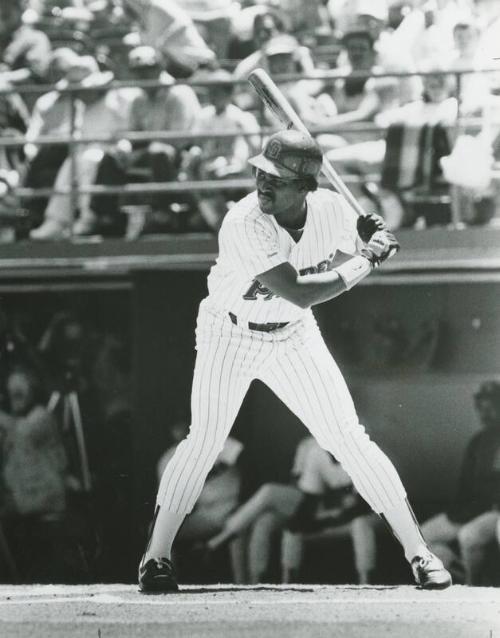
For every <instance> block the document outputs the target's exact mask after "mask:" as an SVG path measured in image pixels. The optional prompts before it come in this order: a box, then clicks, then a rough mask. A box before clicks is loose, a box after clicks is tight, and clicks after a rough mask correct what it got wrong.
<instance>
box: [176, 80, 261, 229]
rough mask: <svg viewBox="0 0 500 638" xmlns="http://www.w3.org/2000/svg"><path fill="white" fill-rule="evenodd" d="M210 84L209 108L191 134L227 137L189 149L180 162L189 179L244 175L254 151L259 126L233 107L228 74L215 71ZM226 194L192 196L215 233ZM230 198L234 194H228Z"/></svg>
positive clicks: (243, 112)
mask: <svg viewBox="0 0 500 638" xmlns="http://www.w3.org/2000/svg"><path fill="white" fill-rule="evenodd" d="M207 79H210V80H211V81H213V82H214V83H213V84H211V85H209V87H208V101H209V104H208V105H207V106H205V107H204V108H203V109H202V110H201V112H200V113H199V115H198V117H197V118H196V119H195V121H194V124H193V129H192V130H193V132H195V133H200V134H203V135H206V134H210V133H213V134H217V133H230V134H233V135H232V136H231V137H211V138H204V139H202V140H200V143H199V145H196V146H193V147H191V149H190V150H189V153H188V155H187V157H186V159H185V162H184V169H185V171H186V177H188V178H190V179H202V180H211V179H224V178H229V177H241V176H243V175H245V174H246V173H247V171H248V170H249V169H248V164H247V160H248V158H249V157H250V156H251V155H252V154H253V153H255V152H256V151H257V150H258V147H259V143H260V136H259V135H258V132H259V129H260V127H259V124H258V122H257V119H256V118H255V116H254V115H252V114H251V113H247V112H245V111H243V110H241V109H240V108H239V107H238V106H236V105H235V104H233V93H234V85H233V82H232V77H231V74H230V73H229V72H227V71H223V70H219V71H215V72H214V73H213V74H211V75H210V76H208V77H207ZM228 196H229V197H231V194H230V193H226V192H220V193H216V194H210V195H209V194H204V193H196V194H195V199H196V202H197V206H198V210H199V213H200V214H201V216H202V217H203V219H204V220H205V222H206V224H208V226H209V227H210V228H211V229H213V230H218V228H219V227H220V224H221V223H222V219H223V218H224V215H225V213H226V210H227V204H226V199H227V197H228ZM232 197H233V198H234V193H233V194H232Z"/></svg>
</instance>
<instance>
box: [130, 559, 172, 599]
mask: <svg viewBox="0 0 500 638" xmlns="http://www.w3.org/2000/svg"><path fill="white" fill-rule="evenodd" d="M139 590H140V591H142V592H144V593H145V594H170V593H173V592H176V591H179V586H178V584H177V580H176V578H175V573H174V568H173V565H172V563H171V562H170V561H169V560H168V558H150V559H149V560H148V561H147V563H143V561H141V564H140V565H139Z"/></svg>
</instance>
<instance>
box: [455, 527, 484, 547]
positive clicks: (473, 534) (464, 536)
mask: <svg viewBox="0 0 500 638" xmlns="http://www.w3.org/2000/svg"><path fill="white" fill-rule="evenodd" d="M458 543H459V545H460V548H461V549H462V550H463V551H467V550H469V551H470V550H471V549H474V547H479V546H480V545H481V544H482V543H481V538H480V536H479V535H478V533H477V531H476V530H475V529H474V527H473V526H472V525H464V526H463V527H462V528H461V529H460V530H459V531H458Z"/></svg>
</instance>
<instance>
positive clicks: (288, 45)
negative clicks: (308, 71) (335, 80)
mask: <svg viewBox="0 0 500 638" xmlns="http://www.w3.org/2000/svg"><path fill="white" fill-rule="evenodd" d="M298 46H299V43H298V41H297V39H296V38H294V37H293V36H291V35H285V34H281V35H277V36H276V37H274V38H272V39H271V40H269V42H268V43H267V44H266V46H265V47H264V52H265V57H266V61H267V67H268V69H269V74H270V75H271V77H273V78H274V79H275V80H276V82H277V83H278V85H279V87H280V89H281V90H282V91H283V93H284V94H285V95H286V97H287V98H288V100H289V101H290V103H291V104H292V106H293V107H294V109H295V110H296V111H297V113H298V114H299V116H300V117H301V119H302V120H303V121H304V122H307V123H308V124H311V125H313V126H314V125H315V124H316V122H317V121H318V119H322V118H328V117H333V116H334V115H335V114H336V112H337V111H336V107H335V104H334V102H333V100H332V99H331V97H330V96H329V95H327V94H326V93H322V94H320V95H318V96H317V95H316V94H317V93H318V92H319V91H320V90H321V87H322V82H320V81H318V80H312V81H311V80H306V79H304V80H291V81H283V80H280V79H279V78H280V76H286V75H290V74H293V73H295V72H296V67H295V52H296V51H297V47H298ZM264 115H265V117H266V118H267V123H268V124H270V125H276V124H277V123H278V122H277V120H276V119H275V117H274V116H273V115H272V114H270V113H269V112H267V111H265V113H264Z"/></svg>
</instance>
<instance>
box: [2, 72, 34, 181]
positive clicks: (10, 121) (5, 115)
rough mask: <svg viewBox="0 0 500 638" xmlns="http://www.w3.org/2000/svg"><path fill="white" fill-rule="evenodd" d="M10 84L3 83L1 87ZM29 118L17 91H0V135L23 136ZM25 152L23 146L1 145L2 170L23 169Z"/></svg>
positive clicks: (19, 170)
mask: <svg viewBox="0 0 500 638" xmlns="http://www.w3.org/2000/svg"><path fill="white" fill-rule="evenodd" d="M7 88H8V85H7V84H4V85H2V83H1V78H0V89H7ZM28 120H29V113H28V109H27V108H26V105H25V103H24V102H23V100H22V99H21V97H20V96H19V95H17V93H12V92H9V93H7V92H5V93H0V137H2V138H8V137H21V136H23V135H24V134H25V132H26V129H27V126H28ZM23 164H24V154H23V151H22V147H21V146H19V147H16V146H10V147H9V146H0V170H6V171H17V172H18V173H20V172H21V171H22V170H23Z"/></svg>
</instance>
